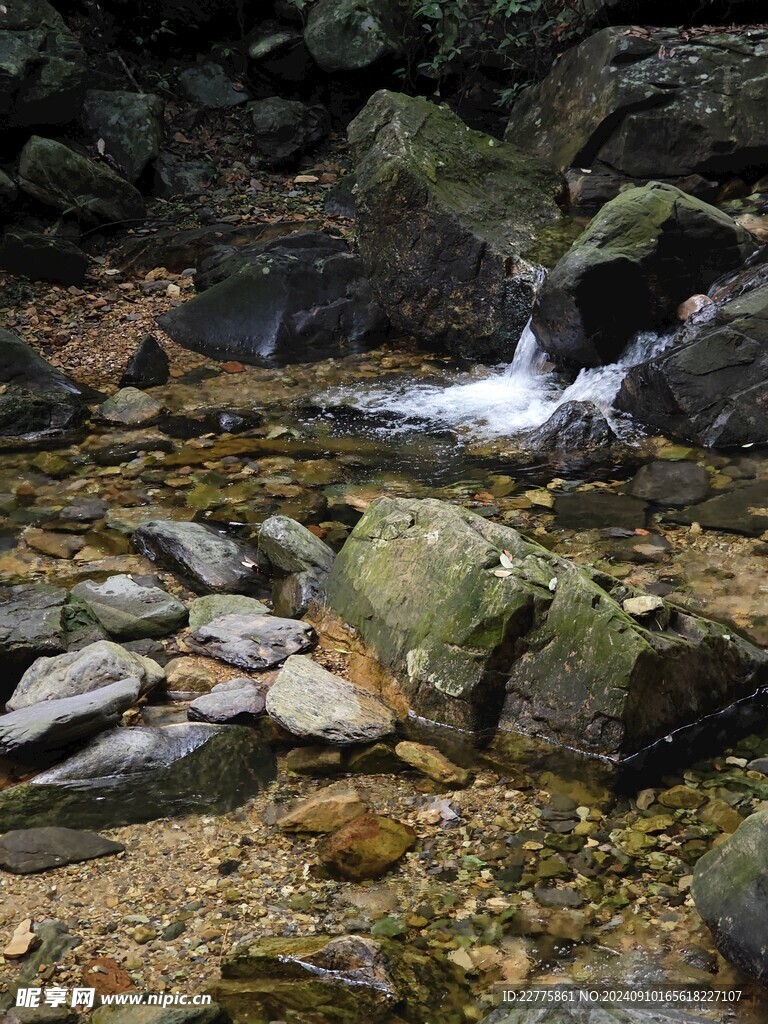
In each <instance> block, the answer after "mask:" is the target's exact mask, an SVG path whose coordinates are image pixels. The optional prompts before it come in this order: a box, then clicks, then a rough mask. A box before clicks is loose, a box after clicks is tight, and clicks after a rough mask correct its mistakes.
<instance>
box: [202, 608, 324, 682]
mask: <svg viewBox="0 0 768 1024" xmlns="http://www.w3.org/2000/svg"><path fill="white" fill-rule="evenodd" d="M184 643H185V645H186V646H187V648H188V649H189V650H190V651H194V652H195V653H196V654H204V655H206V657H208V658H218V659H219V660H220V661H226V662H227V663H228V664H230V665H237V666H238V667H239V668H246V669H251V670H256V671H259V670H263V669H268V668H273V667H274V666H275V665H280V664H282V662H284V661H285V659H286V658H287V657H288V656H289V655H291V654H299V653H301V652H303V651H310V650H312V648H313V647H315V646H316V645H317V634H316V633H315V631H314V629H313V628H312V627H311V626H310V625H309V623H308V622H296V621H294V620H293V619H280V618H277V617H276V616H274V615H222V616H221V617H220V618H218V619H213V620H211V622H209V623H207V625H205V626H200V627H199V628H198V629H195V630H193V631H192V632H191V633H190V634H189V636H187V637H186V638H185V640H184Z"/></svg>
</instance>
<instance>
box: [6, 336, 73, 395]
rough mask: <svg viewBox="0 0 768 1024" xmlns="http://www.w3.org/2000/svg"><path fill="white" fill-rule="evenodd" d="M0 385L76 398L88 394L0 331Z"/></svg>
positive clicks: (27, 348) (14, 338)
mask: <svg viewBox="0 0 768 1024" xmlns="http://www.w3.org/2000/svg"><path fill="white" fill-rule="evenodd" d="M0 383H2V384H17V385H21V386H24V387H26V388H40V389H41V390H43V391H49V390H51V391H52V390H61V391H64V392H67V393H69V394H73V395H77V394H83V393H86V392H88V391H89V389H87V388H82V387H80V385H78V384H76V383H75V382H74V381H73V380H71V379H70V378H69V377H67V376H66V375H65V374H63V373H62V372H61V370H57V369H56V368H55V367H53V366H51V364H50V363H49V362H47V361H46V360H45V359H43V357H42V356H41V355H38V353H37V352H35V350H34V349H33V348H31V347H30V346H29V345H27V344H26V343H25V342H23V341H22V340H21V338H19V337H17V336H16V335H15V334H11V332H10V331H4V330H2V329H1V328H0Z"/></svg>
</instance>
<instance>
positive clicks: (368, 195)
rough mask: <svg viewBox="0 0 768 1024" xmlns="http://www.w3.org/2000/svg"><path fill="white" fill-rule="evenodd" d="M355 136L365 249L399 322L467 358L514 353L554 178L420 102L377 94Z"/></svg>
mask: <svg viewBox="0 0 768 1024" xmlns="http://www.w3.org/2000/svg"><path fill="white" fill-rule="evenodd" d="M349 139H350V143H351V145H352V151H353V155H354V157H355V160H356V162H357V169H356V175H357V223H358V228H359V243H360V254H361V256H362V258H363V260H364V262H365V265H366V267H367V269H368V273H369V276H370V280H371V285H372V287H373V290H374V292H375V294H376V295H377V297H378V299H379V301H380V303H381V305H382V307H383V308H384V310H385V312H386V313H387V314H388V315H389V317H390V319H391V321H392V323H393V325H394V326H395V327H397V328H399V329H400V330H401V331H402V332H403V333H404V334H407V335H412V336H414V337H416V338H417V339H418V340H419V341H421V342H423V343H425V344H428V345H431V346H436V347H440V348H446V349H448V350H449V351H451V352H456V353H458V354H459V355H462V356H466V357H467V358H472V359H475V360H477V359H480V360H494V359H509V358H511V356H512V353H513V352H514V349H515V347H516V345H517V342H518V339H519V338H520V335H521V333H522V331H523V329H524V327H525V326H526V323H527V321H528V318H529V316H530V313H531V309H532V306H533V301H534V297H535V291H536V288H537V285H538V282H539V278H540V273H541V271H540V268H539V266H538V256H537V247H538V243H539V241H540V239H541V237H542V234H543V233H544V232H546V230H547V229H550V231H551V230H552V229H553V228H554V227H555V225H556V224H557V222H558V220H559V218H560V211H559V209H558V207H557V205H556V202H555V200H556V198H557V196H558V194H559V192H560V190H561V182H560V179H559V177H558V176H557V175H556V174H553V173H552V172H551V171H550V170H549V168H548V167H547V166H545V165H544V164H543V163H541V162H539V161H538V160H536V159H535V158H532V157H530V156H529V155H528V154H527V153H525V152H523V151H522V150H518V149H517V148H515V147H514V146H512V145H502V144H501V143H499V142H498V140H496V139H492V138H490V137H489V136H487V135H482V134H480V133H479V132H473V131H470V130H468V129H467V126H466V125H465V124H464V123H463V122H462V121H460V120H459V118H458V117H456V115H455V114H453V113H451V112H450V111H449V110H447V109H446V108H444V107H438V106H436V105H435V104H432V103H430V102H429V101H428V100H425V99H422V98H420V97H407V96H403V95H400V94H397V93H391V92H386V91H381V92H378V93H376V94H375V95H374V96H373V97H372V98H371V99H370V100H369V101H368V104H367V105H366V107H365V108H364V109H363V110H362V112H361V113H360V114H358V116H357V117H356V118H355V120H354V121H353V122H352V124H351V125H350V126H349ZM479 196H482V200H479V199H478V197H479Z"/></svg>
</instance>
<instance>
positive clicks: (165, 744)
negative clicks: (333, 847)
mask: <svg viewBox="0 0 768 1024" xmlns="http://www.w3.org/2000/svg"><path fill="white" fill-rule="evenodd" d="M274 776H275V759H274V755H273V753H272V751H271V750H270V748H269V747H268V746H267V745H266V744H265V743H264V741H263V740H261V739H260V738H259V737H258V736H257V734H256V732H255V731H254V730H253V729H247V728H245V727H243V726H237V725H228V726H216V725H199V724H181V725H167V726H160V727H156V728H146V727H136V728H130V729H113V730H111V731H110V732H105V733H102V734H101V735H100V736H97V737H96V738H95V739H94V740H91V742H90V743H89V744H88V746H86V747H85V749H83V750H81V751H80V752H79V753H77V754H74V755H73V756H72V757H70V758H68V759H67V760H66V761H63V762H62V763H61V764H59V765H57V766H56V767H55V768H51V769H49V770H48V771H45V772H42V773H41V774H40V775H36V776H35V777H34V778H33V779H32V780H31V781H30V782H26V783H22V784H20V785H17V786H12V787H11V788H9V789H4V790H2V791H0V831H7V830H9V829H15V828H29V827H33V826H47V825H68V826H70V827H75V828H116V827H118V826H120V825H130V824H134V823H136V822H142V821H153V820H154V819H155V818H172V817H178V816H179V815H185V814H224V813H226V812H227V811H231V810H232V809H233V808H235V807H239V806H240V805H241V804H243V803H244V802H245V801H246V800H248V799H249V798H250V797H251V796H254V795H255V794H256V793H257V792H258V791H259V789H261V788H262V787H263V786H264V785H266V784H267V783H268V782H270V781H271V780H272V779H273V778H274Z"/></svg>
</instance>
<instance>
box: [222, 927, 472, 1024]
mask: <svg viewBox="0 0 768 1024" xmlns="http://www.w3.org/2000/svg"><path fill="white" fill-rule="evenodd" d="M221 975H222V980H221V981H218V982H216V983H215V984H214V985H213V986H212V989H211V992H212V994H213V996H214V998H215V999H216V1000H218V1002H219V1003H220V1004H221V1006H222V1007H223V1008H224V1009H225V1010H227V1011H228V1012H229V1014H230V1015H231V1017H232V1019H233V1020H236V1021H238V1024H269V1022H271V1021H273V1020H296V1021H299V1020H301V1021H305V1020H306V1021H307V1022H309V1021H312V1022H315V1021H317V1022H318V1024H319V1022H321V1021H331V1020H332V1021H334V1024H359V1021H363V1020H365V1021H370V1022H371V1024H373V1022H378V1021H388V1020H390V1014H393V1013H395V1012H396V1013H397V1020H403V1021H407V1022H408V1024H423V1021H425V1020H436V1019H438V1017H437V1016H436V1015H439V1020H440V1022H441V1024H463V1021H464V1014H463V1012H462V1009H461V1007H462V1006H463V1005H464V1003H465V1001H466V992H465V991H464V990H463V986H462V984H461V982H460V981H459V980H458V978H459V976H458V972H457V971H456V970H455V969H454V968H452V967H451V965H450V964H447V963H446V962H445V961H443V960H440V959H438V957H437V956H430V955H428V954H427V953H424V952H422V951H421V950H416V949H413V948H410V947H407V946H403V945H401V944H400V943H395V942H392V941H391V940H388V939H377V940H375V941H374V940H373V939H370V938H366V937H363V936H359V935H339V936H334V937H331V936H329V935H316V936H311V937H306V938H304V937H297V938H267V939H257V940H256V941H254V942H250V943H248V942H246V943H244V944H242V945H240V946H236V947H235V949H234V950H233V951H232V952H231V953H229V954H228V955H227V956H226V957H225V958H224V961H223V963H222V968H221ZM392 1019H395V1018H394V1017H393V1018H392Z"/></svg>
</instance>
